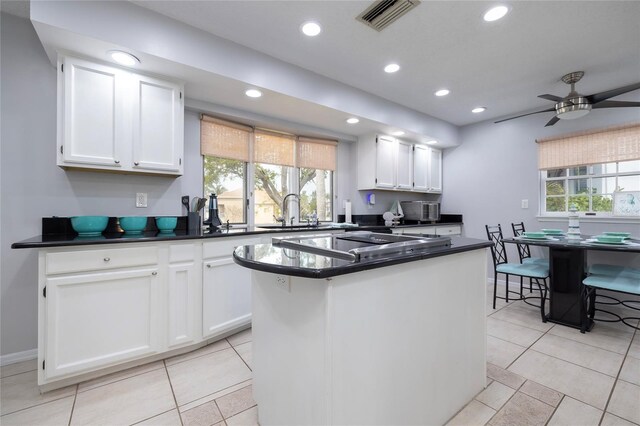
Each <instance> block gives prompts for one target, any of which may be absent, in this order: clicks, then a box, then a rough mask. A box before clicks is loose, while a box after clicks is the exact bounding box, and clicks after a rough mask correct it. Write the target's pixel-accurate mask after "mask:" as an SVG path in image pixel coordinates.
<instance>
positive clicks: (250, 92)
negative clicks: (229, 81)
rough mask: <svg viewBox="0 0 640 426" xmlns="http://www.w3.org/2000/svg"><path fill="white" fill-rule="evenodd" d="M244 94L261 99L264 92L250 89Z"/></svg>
mask: <svg viewBox="0 0 640 426" xmlns="http://www.w3.org/2000/svg"><path fill="white" fill-rule="evenodd" d="M244 94H245V95H247V96H248V97H250V98H259V97H260V96H262V92H261V91H259V90H256V89H249V90H247V91H246V92H244Z"/></svg>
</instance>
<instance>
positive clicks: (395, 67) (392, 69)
mask: <svg viewBox="0 0 640 426" xmlns="http://www.w3.org/2000/svg"><path fill="white" fill-rule="evenodd" d="M399 69H400V65H398V64H389V65H387V66H386V67H384V72H388V73H393V72H397V71H398V70H399Z"/></svg>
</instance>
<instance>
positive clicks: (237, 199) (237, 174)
mask: <svg viewBox="0 0 640 426" xmlns="http://www.w3.org/2000/svg"><path fill="white" fill-rule="evenodd" d="M246 171H247V163H245V162H244V161H240V160H229V159H226V158H218V157H209V156H205V157H204V196H205V197H206V198H207V206H206V207H205V210H208V209H209V201H208V200H209V194H211V193H214V194H217V195H218V215H219V216H220V220H222V222H226V221H227V220H228V221H229V222H230V223H246V208H245V206H246V204H245V200H246V198H247V197H246V194H245V188H246V185H245V180H246ZM205 217H208V216H207V214H205Z"/></svg>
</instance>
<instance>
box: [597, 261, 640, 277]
mask: <svg viewBox="0 0 640 426" xmlns="http://www.w3.org/2000/svg"><path fill="white" fill-rule="evenodd" d="M589 274H595V275H609V276H614V277H615V276H619V277H625V278H636V279H640V269H635V268H628V267H626V266H618V265H605V264H595V265H591V266H590V267H589Z"/></svg>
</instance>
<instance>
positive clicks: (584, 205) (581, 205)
mask: <svg viewBox="0 0 640 426" xmlns="http://www.w3.org/2000/svg"><path fill="white" fill-rule="evenodd" d="M572 204H575V206H576V207H577V208H578V211H579V212H588V211H589V196H588V195H570V196H569V206H571V205H572Z"/></svg>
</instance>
